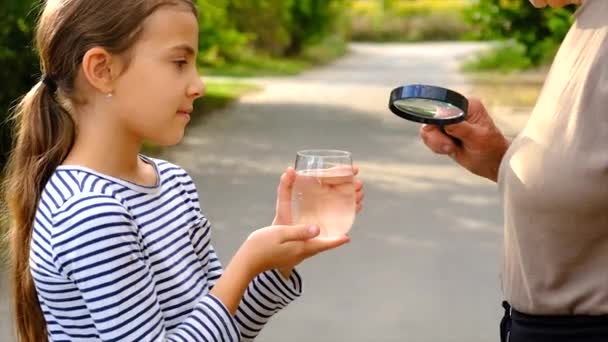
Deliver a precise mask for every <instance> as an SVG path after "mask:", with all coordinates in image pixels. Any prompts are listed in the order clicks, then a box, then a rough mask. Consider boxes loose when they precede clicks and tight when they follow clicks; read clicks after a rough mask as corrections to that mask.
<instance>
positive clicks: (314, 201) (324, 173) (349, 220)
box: [292, 150, 356, 237]
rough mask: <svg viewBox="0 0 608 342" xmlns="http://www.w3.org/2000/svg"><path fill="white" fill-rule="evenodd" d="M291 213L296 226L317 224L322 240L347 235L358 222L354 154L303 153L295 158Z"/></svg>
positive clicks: (337, 152)
mask: <svg viewBox="0 0 608 342" xmlns="http://www.w3.org/2000/svg"><path fill="white" fill-rule="evenodd" d="M295 169H296V180H295V183H294V188H293V199H292V203H293V208H292V214H293V219H294V223H296V224H315V225H317V226H318V227H319V228H320V230H321V233H320V235H319V236H321V237H330V236H340V235H345V234H346V233H348V231H349V230H350V228H351V226H352V224H353V222H354V220H355V209H356V208H355V205H356V203H355V201H356V199H355V186H354V184H353V179H354V175H353V163H352V157H351V153H350V152H347V151H338V150H304V151H299V152H298V153H297V156H296V165H295Z"/></svg>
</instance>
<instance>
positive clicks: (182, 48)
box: [171, 44, 195, 56]
mask: <svg viewBox="0 0 608 342" xmlns="http://www.w3.org/2000/svg"><path fill="white" fill-rule="evenodd" d="M176 50H177V51H183V52H185V53H186V54H187V55H190V56H194V54H195V51H194V48H193V47H192V46H190V45H188V44H180V45H176V46H174V47H172V48H171V51H176Z"/></svg>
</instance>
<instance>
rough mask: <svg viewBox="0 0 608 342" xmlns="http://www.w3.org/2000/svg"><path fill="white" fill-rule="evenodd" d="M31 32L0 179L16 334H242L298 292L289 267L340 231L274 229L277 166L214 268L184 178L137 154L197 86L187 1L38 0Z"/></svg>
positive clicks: (280, 205) (286, 188) (172, 140)
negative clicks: (263, 203) (267, 193)
mask: <svg viewBox="0 0 608 342" xmlns="http://www.w3.org/2000/svg"><path fill="white" fill-rule="evenodd" d="M37 44H38V51H39V53H40V58H41V64H42V69H43V73H44V74H43V78H42V81H41V82H40V83H39V84H37V85H35V86H34V88H33V89H32V90H31V91H30V92H29V93H28V94H27V95H26V96H25V97H24V98H23V100H22V101H21V103H20V104H19V106H18V108H17V112H16V114H17V119H18V127H17V140H16V146H15V149H14V151H13V154H12V156H11V161H10V164H9V169H8V182H7V185H8V186H7V203H8V205H9V209H10V214H11V217H12V224H11V229H10V234H11V235H10V245H11V249H10V252H11V263H12V276H13V291H14V292H13V298H14V301H15V313H16V324H17V328H18V331H17V333H18V337H19V340H21V341H36V342H39V341H43V340H46V339H48V340H51V341H66V340H68V341H77V340H86V341H100V340H103V341H118V340H120V341H152V340H154V341H159V340H163V341H164V340H170V341H237V340H240V339H241V338H243V339H253V338H255V336H256V335H257V334H258V333H259V332H260V330H261V329H262V328H263V326H264V324H265V323H266V322H267V321H268V320H269V319H270V318H271V316H272V315H273V314H275V313H276V312H277V311H279V310H280V309H282V308H284V307H285V306H286V305H287V304H289V303H290V302H291V301H292V300H294V299H295V298H296V297H298V296H299V295H300V292H301V289H302V282H301V279H300V276H299V275H298V273H297V272H295V271H293V267H294V266H295V265H297V264H298V263H300V262H301V261H303V260H304V259H306V258H308V257H310V256H312V255H314V254H316V253H319V252H322V251H325V250H329V249H332V248H336V247H338V246H340V245H342V244H344V243H346V242H348V238H347V237H340V238H334V239H314V237H315V236H316V235H317V234H318V233H319V229H318V228H317V227H314V226H311V227H308V226H304V225H301V226H289V225H290V224H291V214H290V209H289V208H290V203H289V201H290V195H291V185H292V183H293V180H294V171H293V170H292V169H288V170H287V171H286V172H285V173H284V174H283V176H282V177H281V181H280V184H279V190H278V196H277V212H276V216H275V220H274V222H273V225H272V226H269V227H266V228H262V229H259V230H257V231H255V232H254V233H253V234H251V235H250V237H249V238H248V239H247V240H246V241H245V242H244V243H243V245H242V246H241V248H240V249H239V250H238V252H237V253H236V254H235V256H234V257H233V258H232V260H231V262H230V264H229V265H228V267H227V268H226V270H225V271H224V270H222V266H221V265H220V262H219V260H218V258H217V256H216V254H215V252H214V250H213V247H212V246H211V244H210V236H209V235H210V224H209V222H208V221H207V219H206V218H205V216H204V215H203V214H202V213H201V209H200V206H199V202H198V196H197V193H196V189H195V187H194V184H193V182H192V179H190V177H189V176H188V174H187V173H186V172H185V171H184V170H183V169H181V168H179V167H178V166H175V165H172V164H170V163H168V162H165V161H160V160H155V159H151V158H147V157H145V156H141V155H139V150H140V147H141V145H142V142H143V141H144V140H146V139H148V140H152V141H154V142H156V143H158V144H162V145H172V144H176V143H178V142H179V141H180V140H181V138H182V136H183V134H184V128H185V126H186V124H187V123H188V120H189V118H190V112H191V111H192V106H193V101H194V100H195V99H196V98H198V97H200V96H202V95H203V91H204V87H203V84H202V82H201V80H200V77H199V75H198V74H197V70H196V67H195V61H196V51H197V48H198V27H197V16H196V9H195V6H194V4H193V3H192V1H189V0H130V1H124V0H106V1H98V0H48V1H47V2H46V4H45V7H44V10H43V13H42V15H41V17H40V21H39V26H38V31H37ZM357 186H358V189H359V190H358V208H359V209H360V203H361V199H362V196H363V195H362V191H361V184H360V183H358V184H357Z"/></svg>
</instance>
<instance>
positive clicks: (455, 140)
mask: <svg viewBox="0 0 608 342" xmlns="http://www.w3.org/2000/svg"><path fill="white" fill-rule="evenodd" d="M439 129H441V132H442V133H443V134H445V135H447V136H448V137H450V138H452V141H453V142H454V144H456V146H458V147H462V140H460V139H458V138H456V137H454V136H451V135H450V134H449V133H448V132H446V131H445V126H444V125H439Z"/></svg>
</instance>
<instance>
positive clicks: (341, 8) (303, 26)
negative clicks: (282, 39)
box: [286, 0, 350, 55]
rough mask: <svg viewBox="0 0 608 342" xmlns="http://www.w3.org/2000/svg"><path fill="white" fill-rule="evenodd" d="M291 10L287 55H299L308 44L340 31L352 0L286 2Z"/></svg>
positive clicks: (293, 0)
mask: <svg viewBox="0 0 608 342" xmlns="http://www.w3.org/2000/svg"><path fill="white" fill-rule="evenodd" d="M286 2H288V3H289V4H288V8H289V24H288V29H289V33H290V44H289V47H288V48H287V51H286V54H287V55H298V54H299V53H301V52H302V49H303V48H304V47H305V46H306V45H308V44H314V43H316V42H318V41H320V40H321V39H322V38H323V37H324V36H326V35H328V34H330V33H331V32H335V31H339V30H340V26H341V24H343V22H342V21H341V20H343V19H344V18H345V17H346V13H347V11H348V8H349V7H350V0H286Z"/></svg>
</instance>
